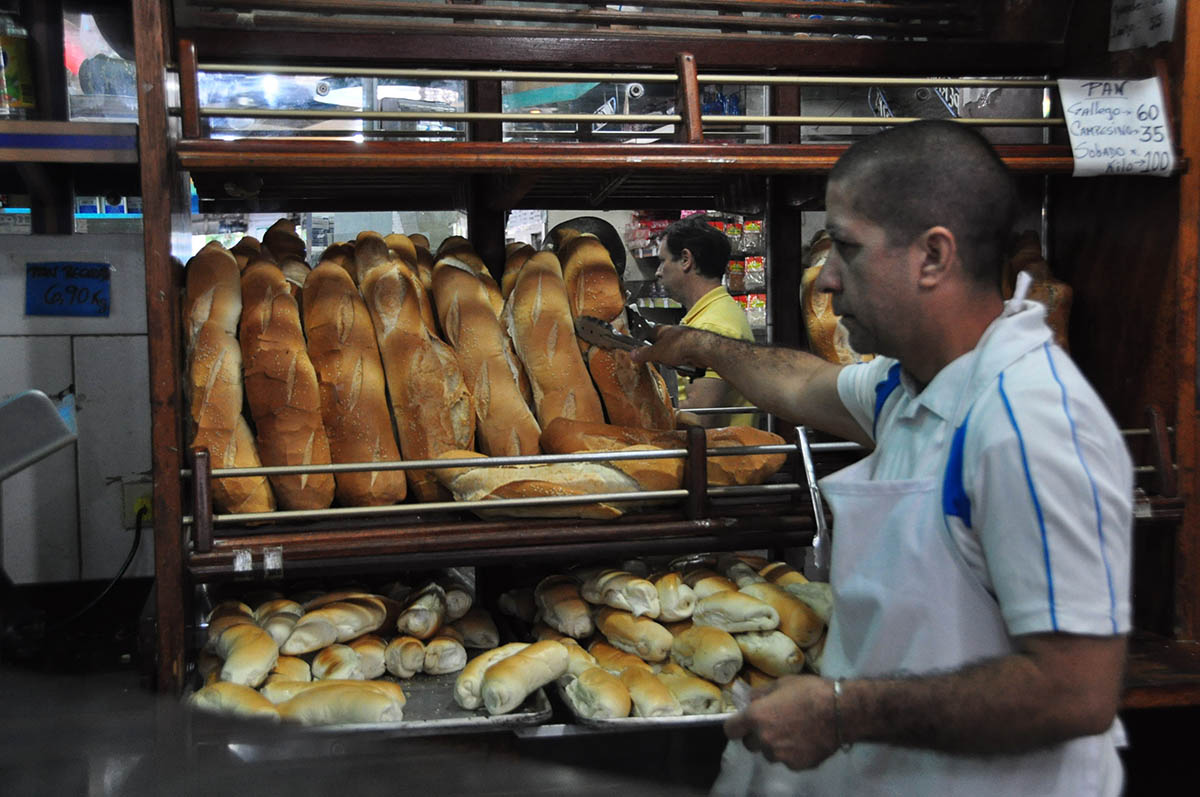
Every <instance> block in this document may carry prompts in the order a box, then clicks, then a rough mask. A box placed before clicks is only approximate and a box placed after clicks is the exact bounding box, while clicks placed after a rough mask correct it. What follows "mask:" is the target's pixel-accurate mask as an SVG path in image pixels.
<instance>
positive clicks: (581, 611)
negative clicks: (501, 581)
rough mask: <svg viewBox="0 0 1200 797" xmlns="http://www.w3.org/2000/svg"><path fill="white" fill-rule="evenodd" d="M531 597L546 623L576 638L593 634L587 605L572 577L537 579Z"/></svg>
mask: <svg viewBox="0 0 1200 797" xmlns="http://www.w3.org/2000/svg"><path fill="white" fill-rule="evenodd" d="M533 597H534V601H535V602H536V603H537V607H538V610H539V612H540V614H541V619H542V620H543V622H545V623H546V625H548V626H550V627H551V628H553V629H555V630H556V631H559V632H560V633H563V634H566V635H567V636H569V637H574V638H575V639H584V638H586V637H589V636H591V635H592V631H593V630H594V626H593V625H592V618H591V615H590V613H589V612H588V605H587V603H585V602H584V600H583V598H582V597H581V596H580V594H579V587H578V585H577V584H576V583H575V582H574V581H573V580H572V579H570V578H568V577H567V576H547V577H546V578H544V579H542V580H541V581H540V582H538V585H537V587H535V588H534V591H533Z"/></svg>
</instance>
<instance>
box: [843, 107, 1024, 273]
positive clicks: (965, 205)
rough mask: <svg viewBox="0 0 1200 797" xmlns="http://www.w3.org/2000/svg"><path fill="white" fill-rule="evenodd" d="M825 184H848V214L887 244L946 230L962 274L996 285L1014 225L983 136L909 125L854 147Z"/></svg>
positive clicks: (1012, 205) (1004, 173) (999, 171)
mask: <svg viewBox="0 0 1200 797" xmlns="http://www.w3.org/2000/svg"><path fill="white" fill-rule="evenodd" d="M829 180H830V182H834V181H845V182H846V183H847V184H852V185H853V189H852V193H851V201H852V202H853V206H854V211H855V212H856V213H858V214H860V215H862V216H863V217H865V218H867V219H869V220H870V221H872V222H874V223H875V224H878V225H879V226H881V227H883V229H884V230H885V231H886V233H887V236H888V242H889V243H890V244H892V245H901V244H905V243H908V242H910V241H912V240H913V239H914V238H916V237H917V236H918V235H920V234H921V233H922V232H924V231H925V230H928V229H929V228H931V227H936V226H938V225H941V226H944V227H947V228H949V229H950V231H951V232H953V233H954V237H955V239H956V240H957V242H958V248H959V256H960V257H961V258H962V262H963V266H964V269H965V271H966V273H967V274H968V276H970V277H972V278H973V279H974V280H975V281H977V282H979V283H980V284H988V285H999V281H1000V271H1001V267H1002V266H1003V264H1004V260H1005V257H1006V256H1007V254H1008V248H1009V245H1010V244H1011V239H1012V227H1013V224H1014V222H1015V221H1016V210H1017V199H1016V188H1015V186H1014V185H1013V180H1012V176H1011V175H1010V174H1009V172H1008V168H1007V167H1006V166H1005V165H1004V162H1003V161H1002V160H1001V159H1000V156H999V155H997V154H996V151H995V150H994V149H992V146H991V144H989V143H988V141H987V139H985V138H984V137H983V136H981V135H979V133H977V132H975V131H974V130H971V129H970V128H968V127H966V126H965V125H962V124H959V123H957V122H949V121H945V120H925V121H919V122H910V123H908V124H903V125H899V126H897V127H893V128H890V129H888V130H885V131H883V132H882V133H879V134H877V135H874V136H871V137H870V138H866V139H863V140H861V141H859V142H857V143H855V144H854V145H853V146H852V147H850V149H848V150H846V153H845V154H844V155H842V157H841V158H840V159H838V162H837V164H836V165H835V166H834V167H833V171H831V172H830V174H829Z"/></svg>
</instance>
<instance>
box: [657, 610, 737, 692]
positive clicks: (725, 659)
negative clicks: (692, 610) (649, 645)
mask: <svg viewBox="0 0 1200 797" xmlns="http://www.w3.org/2000/svg"><path fill="white" fill-rule="evenodd" d="M671 658H672V660H674V661H675V662H676V663H677V664H679V665H680V666H681V667H685V668H686V669H688V670H691V671H692V672H694V673H696V674H697V675H699V676H701V677H704V678H707V679H708V680H710V681H715V682H716V683H719V684H727V683H729V682H730V681H732V680H733V679H734V677H735V676H736V675H737V673H738V670H740V669H741V668H742V651H741V648H739V647H738V643H737V641H736V640H735V639H734V638H733V637H732V636H731V635H730V634H728V633H726V632H724V631H721V630H719V629H716V628H711V627H709V626H703V625H697V626H693V627H692V628H689V629H688V630H687V631H684V632H683V633H681V634H680V635H679V636H677V637H675V639H674V641H673V642H672V644H671Z"/></svg>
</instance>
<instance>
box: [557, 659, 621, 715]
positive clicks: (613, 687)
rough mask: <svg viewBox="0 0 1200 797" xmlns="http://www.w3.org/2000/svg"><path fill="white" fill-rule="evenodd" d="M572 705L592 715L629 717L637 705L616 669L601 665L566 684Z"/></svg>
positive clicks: (580, 713)
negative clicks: (616, 673)
mask: <svg viewBox="0 0 1200 797" xmlns="http://www.w3.org/2000/svg"><path fill="white" fill-rule="evenodd" d="M563 695H564V696H565V697H566V700H567V703H569V704H570V705H571V709H572V710H573V711H574V712H575V713H576V714H578V715H579V716H581V717H586V718H588V719H606V720H610V719H619V718H621V717H628V716H629V710H630V708H631V707H632V705H633V702H632V699H631V698H630V696H629V688H628V687H627V686H625V684H624V682H623V681H622V680H621V679H620V678H618V677H617V676H615V675H613V674H612V673H610V672H608V671H606V670H603V669H601V668H600V667H595V666H592V667H588V668H587V669H585V670H583V671H582V672H580V673H579V674H578V675H577V676H576V677H575V678H574V679H572V680H571V682H570V683H568V684H567V685H566V686H565V687H564V688H563Z"/></svg>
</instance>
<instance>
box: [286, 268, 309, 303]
mask: <svg viewBox="0 0 1200 797" xmlns="http://www.w3.org/2000/svg"><path fill="white" fill-rule="evenodd" d="M279 270H280V271H282V272H283V277H284V279H286V280H287V286H288V291H289V292H290V293H291V294H292V298H293V299H295V300H296V302H297V303H299V302H300V292H301V291H302V290H303V289H304V281H305V280H307V279H308V273H309V271H311V269H310V268H309V267H308V263H306V262H304V261H303V260H300V259H298V258H295V257H291V256H288V257H285V258H283V260H281V261H280V262H279Z"/></svg>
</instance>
